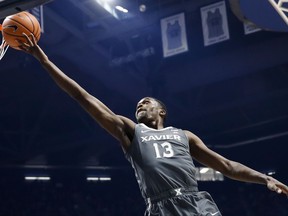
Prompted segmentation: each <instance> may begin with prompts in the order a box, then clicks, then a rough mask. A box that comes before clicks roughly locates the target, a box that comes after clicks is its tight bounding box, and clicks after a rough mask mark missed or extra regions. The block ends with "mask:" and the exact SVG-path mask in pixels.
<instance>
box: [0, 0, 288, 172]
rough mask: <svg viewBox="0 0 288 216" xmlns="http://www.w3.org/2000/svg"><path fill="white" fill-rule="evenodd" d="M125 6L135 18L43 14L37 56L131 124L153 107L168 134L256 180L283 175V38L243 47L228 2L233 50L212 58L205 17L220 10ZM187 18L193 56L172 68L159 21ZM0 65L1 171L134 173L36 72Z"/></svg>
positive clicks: (12, 57)
mask: <svg viewBox="0 0 288 216" xmlns="http://www.w3.org/2000/svg"><path fill="white" fill-rule="evenodd" d="M4 2H5V1H4ZM7 2H8V1H7ZM98 2H101V1H100V0H99V1H98ZM120 2H121V3H123V5H124V6H125V7H127V8H128V9H129V11H130V12H131V17H125V16H124V17H121V14H120V15H119V16H120V17H119V19H117V18H115V17H114V16H113V15H111V14H110V13H108V12H107V11H106V10H104V9H103V8H102V7H101V6H99V4H98V3H97V1H95V0H65V1H60V0H54V1H49V2H47V3H46V4H44V5H43V20H44V26H43V28H44V33H42V36H41V39H40V41H39V45H40V46H41V47H42V48H43V49H44V50H45V51H46V53H47V55H48V56H49V57H50V59H51V60H53V61H54V62H55V63H56V64H57V65H58V66H59V67H60V68H61V69H62V70H63V71H65V72H66V73H67V74H68V75H69V76H71V77H72V78H73V79H75V80H76V81H77V82H78V83H79V84H81V85H82V86H83V87H84V88H86V89H87V90H88V91H89V92H90V93H92V94H93V95H95V96H96V97H98V98H99V99H100V100H102V101H103V102H104V103H105V104H107V105H108V106H109V107H110V108H111V109H112V110H113V111H114V112H115V113H117V114H121V115H124V116H127V117H130V118H132V119H134V110H135V105H136V103H137V102H138V100H140V99H141V98H142V97H144V96H153V97H156V98H159V99H161V100H162V101H164V102H165V104H166V105H167V107H168V112H169V117H168V122H167V124H168V125H173V126H176V127H181V128H185V129H188V130H191V131H193V132H194V133H196V134H197V135H199V136H200V137H201V138H202V139H203V141H204V142H205V143H206V144H207V145H208V146H209V147H211V148H212V149H213V150H216V151H217V152H219V153H221V154H223V155H224V156H226V157H228V158H231V159H235V160H238V161H240V162H243V163H245V164H248V165H251V166H253V167H255V168H258V169H260V170H266V169H276V170H282V171H283V170H285V169H286V170H287V167H286V166H285V163H283V161H285V160H286V155H287V154H286V152H287V147H286V146H287V141H288V136H287V135H288V124H287V120H288V111H287V110H288V84H287V83H288V60H287V51H286V50H287V49H288V43H287V38H288V36H287V33H280V32H270V31H264V30H261V31H258V32H255V33H252V34H248V35H245V34H244V30H243V23H242V22H240V21H239V20H238V19H237V18H236V16H235V15H234V14H233V13H232V12H231V8H230V5H229V2H228V1H227V2H226V8H227V18H228V28H229V39H227V40H225V41H222V42H219V43H216V44H212V45H209V46H205V45H204V41H203V31H202V30H203V29H202V23H201V8H203V7H205V6H207V5H210V4H213V3H217V2H219V1H215V0H194V1H192V0H182V1H176V0H157V1H155V0H153V1H152V0H139V1H134V0H125V1H118V3H120ZM141 4H145V5H146V10H145V11H144V12H141V11H140V10H139V6H140V5H141ZM2 9H3V8H2ZM179 13H184V14H185V21H186V35H187V46H188V51H186V52H183V53H180V54H177V55H173V56H170V57H167V58H164V57H163V49H162V48H163V47H162V39H161V24H160V21H161V19H163V18H166V17H169V16H173V15H175V14H179ZM0 14H1V7H0ZM0 64H1V65H0V68H1V69H0V70H1V78H0V164H1V166H29V165H49V166H112V167H119V166H127V165H128V163H127V162H126V160H125V159H124V156H123V153H122V150H121V148H120V147H119V145H118V143H117V141H116V140H114V139H113V138H111V137H110V136H109V135H108V134H107V133H106V132H105V131H104V130H103V129H102V128H100V127H99V126H98V125H97V124H96V123H95V122H94V121H93V120H92V119H91V118H90V116H89V115H88V114H86V113H85V112H84V111H83V110H82V108H81V107H80V106H79V105H78V104H77V103H76V102H75V101H73V100H72V99H71V98H69V96H67V95H66V94H65V93H64V92H62V91H61V90H60V89H59V88H58V87H57V86H56V85H55V84H54V82H53V81H52V80H51V79H50V78H49V76H48V75H47V74H46V72H45V71H44V70H43V69H42V68H41V66H40V65H39V64H38V62H36V60H34V59H33V58H32V57H30V56H28V55H27V54H24V53H22V52H20V51H16V50H12V49H9V50H8V51H7V53H6V55H5V56H4V58H3V59H2V60H1V62H0Z"/></svg>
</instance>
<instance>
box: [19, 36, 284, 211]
mask: <svg viewBox="0 0 288 216" xmlns="http://www.w3.org/2000/svg"><path fill="white" fill-rule="evenodd" d="M25 37H26V38H27V43H22V46H21V49H22V50H23V51H25V52H27V53H29V54H31V55H32V56H34V57H35V58H36V59H37V60H38V61H39V62H40V63H41V65H42V66H43V68H45V69H46V71H47V72H48V74H49V75H50V76H51V77H52V79H53V80H54V81H55V82H56V83H57V85H58V86H59V87H60V88H62V89H63V90H64V91H65V92H67V93H68V94H69V95H70V96H71V97H72V98H73V99H75V100H76V101H77V102H78V103H79V104H80V105H81V106H82V107H83V108H84V109H85V110H86V111H87V112H88V113H89V114H90V115H91V116H92V117H93V118H94V119H95V121H96V122H97V123H99V124H100V126H102V127H103V128H104V129H105V130H107V131H108V132H109V133H110V134H111V135H112V136H114V137H115V138H116V139H117V140H118V141H119V142H120V143H121V146H122V148H123V151H124V153H125V156H126V158H127V159H128V161H129V162H130V163H131V165H132V167H133V169H134V171H135V175H136V178H137V181H138V183H139V187H140V190H141V193H142V196H143V198H144V199H145V201H146V204H147V208H146V211H145V215H146V216H148V215H158V216H160V215H161V216H176V215H179V216H188V215H197V216H200V215H201V216H202V215H203V216H204V215H206V216H207V215H210V216H220V215H221V213H220V211H219V209H218V207H217V206H216V204H215V203H214V201H213V199H212V198H211V196H210V195H209V194H208V193H207V192H204V191H203V192H200V191H198V187H197V182H196V178H195V166H194V164H193V161H192V158H194V159H196V160H197V161H199V162H200V163H202V164H204V165H206V166H208V167H211V168H213V169H215V170H218V171H220V172H221V173H223V174H224V175H225V176H227V177H229V178H232V179H235V180H239V181H243V182H252V183H257V184H264V185H266V186H267V187H268V189H270V190H272V191H275V192H277V193H279V194H280V193H283V194H286V195H288V187H287V186H286V185H284V184H283V183H281V182H279V181H278V180H276V179H274V178H273V177H271V176H267V175H265V174H262V173H260V172H257V171H255V170H253V169H251V168H248V167H247V166H244V165H242V164H240V163H238V162H235V161H231V160H228V159H226V158H224V157H222V156H221V155H219V154H217V153H216V152H214V151H212V150H210V149H209V148H207V147H206V146H205V145H204V143H203V142H202V141H201V139H200V138H198V137H197V136H196V135H195V134H193V133H191V132H190V131H187V130H181V129H178V128H175V127H164V120H165V117H166V114H167V110H166V107H165V105H164V104H163V103H162V102H160V101H159V100H157V99H155V98H152V97H145V98H143V99H141V100H140V101H139V102H138V104H137V106H136V112H135V116H136V119H137V122H138V123H137V124H136V123H134V122H133V121H132V120H130V119H128V118H126V117H124V116H121V115H117V114H115V113H113V112H112V111H111V110H110V109H109V108H108V107H107V106H105V104H103V103H102V102H101V101H99V100H98V99H97V98H95V97H94V96H92V95H91V94H89V93H88V92H87V91H85V90H84V89H83V88H82V87H81V86H79V85H78V84H77V83H76V82H75V81H74V80H72V79H71V78H69V77H68V76H67V75H65V74H64V73H63V72H62V71H61V70H60V69H59V68H58V67H57V66H56V65H55V64H54V63H52V62H51V61H50V60H49V58H48V57H47V56H46V54H45V53H44V52H43V50H42V49H41V48H40V47H39V46H38V45H37V43H36V41H35V38H34V37H33V35H32V40H30V39H29V38H28V37H27V35H25Z"/></svg>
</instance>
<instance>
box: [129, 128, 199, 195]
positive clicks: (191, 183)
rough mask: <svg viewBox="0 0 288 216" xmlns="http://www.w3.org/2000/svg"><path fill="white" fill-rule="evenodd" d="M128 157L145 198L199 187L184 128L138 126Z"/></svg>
mask: <svg viewBox="0 0 288 216" xmlns="http://www.w3.org/2000/svg"><path fill="white" fill-rule="evenodd" d="M126 157H127V159H128V161H129V162H130V163H131V165H132V167H133V168H134V170H135V175H136V178H137V181H138V184H139V187H140V190H141V193H142V195H143V197H144V199H147V198H149V197H154V196H157V195H159V194H161V193H163V192H165V191H168V190H171V189H176V188H180V187H196V188H197V182H196V179H195V166H194V164H193V161H192V158H191V155H190V151H189V143H188V138H187V136H186V135H185V133H184V132H183V131H182V130H181V129H177V128H174V127H167V128H163V129H160V130H156V129H153V128H149V127H147V126H146V125H144V124H137V125H136V127H135V134H134V138H133V141H132V145H131V146H130V148H129V149H128V151H127V152H126Z"/></svg>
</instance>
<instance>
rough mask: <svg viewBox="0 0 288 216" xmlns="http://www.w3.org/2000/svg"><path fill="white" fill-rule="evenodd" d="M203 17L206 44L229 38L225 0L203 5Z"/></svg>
mask: <svg viewBox="0 0 288 216" xmlns="http://www.w3.org/2000/svg"><path fill="white" fill-rule="evenodd" d="M201 19H202V30H203V37H204V45H205V46H209V45H211V44H215V43H219V42H222V41H225V40H229V38H230V36H229V28H228V22H227V14H226V4H225V1H221V2H217V3H214V4H211V5H208V6H205V7H202V8H201Z"/></svg>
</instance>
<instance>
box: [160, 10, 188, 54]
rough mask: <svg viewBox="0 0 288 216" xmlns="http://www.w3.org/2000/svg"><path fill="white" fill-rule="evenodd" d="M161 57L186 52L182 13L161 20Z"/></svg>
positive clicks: (186, 45)
mask: <svg viewBox="0 0 288 216" xmlns="http://www.w3.org/2000/svg"><path fill="white" fill-rule="evenodd" d="M161 34H162V46H163V56H164V57H169V56H173V55H176V54H179V53H183V52H186V51H188V44H187V36H186V27H185V16H184V13H180V14H176V15H174V16H170V17H166V18H163V19H161Z"/></svg>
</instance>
